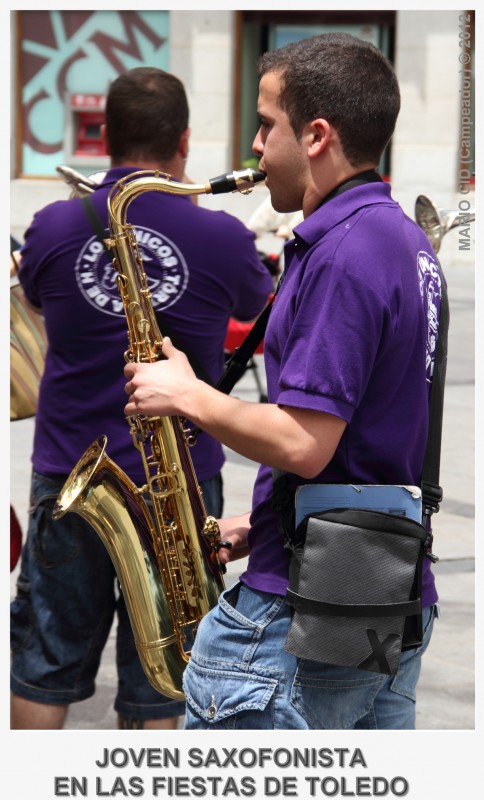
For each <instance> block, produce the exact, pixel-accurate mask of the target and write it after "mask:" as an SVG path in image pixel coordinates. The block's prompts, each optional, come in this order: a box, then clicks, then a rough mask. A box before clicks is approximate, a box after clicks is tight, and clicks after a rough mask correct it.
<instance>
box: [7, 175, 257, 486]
mask: <svg viewBox="0 0 484 800" xmlns="http://www.w3.org/2000/svg"><path fill="white" fill-rule="evenodd" d="M134 171H135V170H134V168H129V167H128V168H126V167H116V168H113V169H111V170H109V172H108V173H107V175H106V177H105V179H104V181H103V183H102V184H101V185H100V187H99V188H98V189H97V190H96V191H95V192H94V194H93V195H92V198H93V201H94V205H95V207H96V210H97V212H98V214H99V215H100V217H101V220H102V221H103V223H104V224H105V225H106V226H107V198H108V194H109V191H110V190H111V188H112V187H113V186H114V184H115V183H116V181H118V180H119V179H120V178H122V177H124V176H126V175H128V174H129V173H131V172H134ZM241 202H243V201H241ZM127 220H128V222H129V223H131V224H133V226H134V228H135V232H136V236H137V240H138V244H139V248H140V252H141V256H142V260H143V264H144V268H145V271H146V273H147V276H148V283H149V287H150V290H151V292H152V302H153V307H154V309H155V310H156V311H159V312H160V313H161V315H163V316H164V318H165V319H166V320H167V321H168V323H169V324H170V327H171V328H172V329H173V331H174V332H176V333H177V335H178V342H179V346H180V347H181V349H185V348H187V349H188V350H190V351H193V353H194V354H195V355H196V357H197V359H198V361H199V362H200V363H201V364H202V365H203V367H204V369H205V371H206V372H207V373H208V375H209V376H210V377H211V379H212V381H216V380H217V379H218V378H219V377H220V374H221V372H222V371H223V367H224V356H223V347H224V341H225V337H226V333H227V325H228V321H229V318H230V317H231V316H235V317H237V318H238V319H241V320H251V319H253V318H254V317H256V316H257V315H258V313H259V312H260V311H261V309H262V308H263V306H264V305H265V303H266V301H267V298H268V296H269V293H270V292H271V290H272V278H271V276H270V274H269V272H268V270H267V269H266V268H265V267H264V266H263V265H262V264H261V261H260V259H259V257H258V255H257V251H256V247H255V243H254V234H253V233H252V232H250V231H249V230H248V229H247V228H246V227H245V226H244V225H243V224H242V223H241V222H240V221H239V220H237V219H236V218H235V217H233V216H231V215H229V214H226V213H225V212H222V211H214V210H209V209H206V208H203V207H201V206H197V205H195V204H194V203H193V202H192V201H191V199H190V197H188V196H174V195H167V194H163V193H161V192H145V193H143V194H141V195H140V196H139V197H137V198H136V199H135V200H134V201H133V202H132V203H131V204H130V206H129V209H128V214H127ZM19 277H20V280H21V283H22V285H23V288H24V290H25V294H26V296H27V298H28V299H29V300H30V302H31V303H33V304H34V305H36V306H40V307H41V308H42V310H43V313H44V316H45V321H46V326H47V332H48V339H49V349H48V352H47V357H46V363H45V372H44V375H43V378H42V382H41V386H40V396H39V404H38V410H37V415H36V419H35V436H34V449H33V455H32V462H33V466H34V468H35V469H36V470H37V471H39V472H41V473H44V474H46V475H52V476H63V475H67V474H69V472H70V471H71V469H72V468H73V467H74V465H75V464H76V462H77V460H78V459H79V457H80V456H81V455H82V454H83V452H84V451H85V449H86V448H87V447H88V446H89V444H90V443H91V442H92V441H94V439H95V438H97V437H98V436H100V435H101V434H106V435H107V437H108V446H107V451H108V453H109V455H110V457H111V458H113V459H114V461H116V463H117V464H118V465H119V466H120V467H121V469H123V470H124V471H125V472H126V473H127V474H128V475H129V476H130V477H131V478H132V480H134V481H135V482H136V483H137V484H139V483H140V482H144V471H143V467H142V462H141V456H140V454H139V453H138V451H137V450H136V449H135V448H134V446H133V444H132V441H131V436H130V433H129V426H128V423H127V422H126V419H125V416H124V405H125V403H126V395H125V393H124V384H125V378H124V375H123V367H124V363H125V361H124V355H123V354H124V351H125V350H126V349H127V347H128V338H127V330H128V328H127V324H126V317H125V314H124V311H123V308H122V303H121V300H120V296H119V292H118V289H117V284H116V272H115V270H114V268H113V266H112V264H111V256H110V255H109V254H108V253H107V252H105V250H104V249H103V246H102V244H101V243H100V242H99V240H98V239H97V237H96V235H95V233H94V231H93V229H92V227H91V224H90V222H89V221H88V219H87V217H86V214H85V212H84V209H83V208H82V204H81V201H80V200H79V199H77V198H76V199H70V200H67V201H60V202H56V203H52V204H51V205H49V206H47V207H46V208H44V209H42V210H41V211H39V212H38V213H37V214H36V215H35V217H34V219H33V221H32V224H31V226H30V227H29V229H28V231H27V232H26V235H25V244H24V247H23V248H22V268H21V271H20V276H19ZM161 328H162V333H163V327H162V326H161ZM190 452H191V455H192V459H193V462H194V466H195V470H196V472H197V476H198V479H199V480H200V481H201V480H206V479H208V478H211V477H213V476H214V475H216V474H217V473H218V472H219V471H220V468H221V467H222V464H223V462H224V455H223V450H222V447H221V445H220V444H219V443H218V442H216V441H215V440H214V439H213V438H211V437H210V436H208V435H207V434H200V436H199V438H198V440H197V443H196V445H195V446H194V447H193V448H191V450H190Z"/></svg>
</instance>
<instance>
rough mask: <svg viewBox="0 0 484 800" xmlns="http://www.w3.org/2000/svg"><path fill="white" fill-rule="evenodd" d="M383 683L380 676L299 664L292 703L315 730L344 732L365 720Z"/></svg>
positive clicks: (351, 670) (302, 662) (293, 687)
mask: <svg viewBox="0 0 484 800" xmlns="http://www.w3.org/2000/svg"><path fill="white" fill-rule="evenodd" d="M383 681H384V676H383V675H378V674H376V673H375V674H374V675H372V674H370V673H363V672H362V673H361V677H359V674H358V672H357V671H356V670H355V669H353V668H347V667H335V666H332V665H330V664H319V663H315V662H310V661H304V660H302V661H300V663H299V666H298V669H297V672H296V675H295V678H294V683H293V686H292V693H291V701H292V704H293V706H294V708H296V710H297V711H298V712H299V713H300V714H301V716H302V717H303V718H304V719H305V720H306V722H307V724H308V725H309V726H310V727H311V728H314V729H324V730H345V729H351V728H353V727H354V725H355V723H356V722H357V720H359V719H360V718H361V717H364V716H365V714H367V713H368V712H369V710H370V709H371V707H372V705H373V701H374V699H375V697H376V695H377V693H378V691H379V689H380V687H381V685H382V683H383Z"/></svg>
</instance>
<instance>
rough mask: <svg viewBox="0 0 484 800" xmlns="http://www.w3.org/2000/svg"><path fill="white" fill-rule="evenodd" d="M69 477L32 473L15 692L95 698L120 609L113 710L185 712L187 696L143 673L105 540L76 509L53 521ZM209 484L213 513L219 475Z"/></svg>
mask: <svg viewBox="0 0 484 800" xmlns="http://www.w3.org/2000/svg"><path fill="white" fill-rule="evenodd" d="M63 483H64V481H63V480H56V479H53V478H49V477H46V476H43V475H39V474H38V473H35V472H34V473H33V476H32V485H31V508H30V518H29V528H28V533H27V540H26V543H25V545H24V548H23V552H22V560H21V564H20V572H19V577H18V580H17V594H16V597H15V599H14V600H13V602H12V604H11V613H10V632H11V651H12V658H11V690H12V691H13V692H14V693H15V694H17V695H19V696H20V697H23V698H26V699H28V700H33V701H35V702H39V703H48V704H53V705H65V704H69V703H73V702H76V701H79V700H85V699H86V698H88V697H91V696H92V695H93V694H94V692H95V678H96V675H97V672H98V669H99V664H100V660H101V655H102V652H103V649H104V646H105V644H106V641H107V639H108V636H109V633H110V630H111V626H112V623H113V620H114V616H115V614H117V620H118V625H117V632H116V668H117V676H118V681H117V694H116V699H115V704H114V708H115V710H116V711H117V712H118V713H119V714H121V715H122V716H123V717H127V718H131V719H135V720H152V719H165V718H167V717H174V716H180V715H182V714H184V712H185V704H184V702H180V701H175V700H171V699H169V698H167V697H164V696H163V695H161V694H160V693H159V692H157V691H156V690H155V689H154V688H153V687H152V686H151V684H150V683H149V681H148V679H147V678H146V676H145V673H144V671H143V668H142V666H141V662H140V660H139V657H138V653H137V651H136V646H135V643H134V637H133V633H132V631H131V626H130V623H129V618H128V612H127V609H126V605H125V602H124V599H123V597H122V596H121V595H120V594H119V590H118V582H117V578H116V574H115V571H114V567H113V565H112V562H111V559H110V557H109V555H108V553H107V550H106V549H105V547H104V544H103V543H102V541H101V539H100V538H99V537H98V535H97V534H96V533H95V532H94V531H93V529H92V528H91V526H90V525H89V524H88V523H87V522H85V521H84V520H83V519H82V518H81V517H80V516H79V515H78V514H76V513H70V514H66V515H65V516H64V517H62V518H61V519H60V520H58V521H56V522H54V521H53V520H52V509H53V506H54V503H55V501H56V499H57V497H58V495H59V492H60V491H61V489H62V486H63ZM210 483H213V486H211V487H209V488H210V489H211V490H212V491H211V492H210V496H212V495H213V497H212V500H210V499H209V498H207V502H206V506H207V511H208V507H210V503H211V502H213V500H214V499H215V501H216V502H218V503H219V504H220V502H221V500H220V498H218V499H217V497H216V494H217V487H219V489H220V491H221V481H219V480H218V479H214V480H213V481H212V482H210ZM201 486H202V490H203V488H204V484H201ZM214 510H215V508H214ZM209 513H210V512H209Z"/></svg>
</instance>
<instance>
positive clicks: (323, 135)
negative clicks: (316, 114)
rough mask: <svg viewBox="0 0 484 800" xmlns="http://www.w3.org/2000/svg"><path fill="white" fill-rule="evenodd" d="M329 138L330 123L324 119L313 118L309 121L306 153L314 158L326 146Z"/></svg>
mask: <svg viewBox="0 0 484 800" xmlns="http://www.w3.org/2000/svg"><path fill="white" fill-rule="evenodd" d="M330 138H331V125H330V124H329V122H328V120H326V119H322V118H321V119H314V120H313V121H312V122H310V123H309V131H308V141H309V143H308V155H309V157H310V158H315V157H316V156H318V155H319V154H320V153H322V152H323V150H324V149H325V148H326V147H327V146H328V143H329V140H330Z"/></svg>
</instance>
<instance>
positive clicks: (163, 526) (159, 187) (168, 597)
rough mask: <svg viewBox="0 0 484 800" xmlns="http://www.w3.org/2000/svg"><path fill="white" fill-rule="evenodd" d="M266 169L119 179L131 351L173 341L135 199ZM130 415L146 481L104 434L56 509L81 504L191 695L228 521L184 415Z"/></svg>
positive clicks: (77, 508)
mask: <svg viewBox="0 0 484 800" xmlns="http://www.w3.org/2000/svg"><path fill="white" fill-rule="evenodd" d="M264 177H265V176H264V175H263V174H262V173H258V172H254V171H253V170H251V169H248V170H244V171H240V172H234V173H231V174H228V175H221V176H219V177H217V178H213V179H212V180H210V181H208V182H207V183H205V184H185V183H178V182H176V181H173V180H171V176H170V175H168V174H166V173H159V172H156V171H155V172H152V171H148V170H141V171H139V172H135V173H132V174H131V175H128V176H127V177H126V178H124V179H122V180H120V181H118V183H116V184H115V186H114V187H113V188H112V190H111V192H110V195H109V197H108V212H109V231H110V237H109V239H107V240H106V245H107V247H108V248H109V249H110V250H112V251H113V256H114V257H113V266H114V267H115V269H116V271H117V284H118V289H119V292H120V295H121V298H122V301H123V308H124V312H125V315H126V321H127V325H128V342H129V347H128V350H127V351H126V352H125V354H124V355H125V359H126V361H134V362H154V361H157V360H158V359H159V358H160V357H161V349H162V344H163V337H162V334H161V333H160V329H159V327H158V323H157V320H156V317H155V314H154V311H153V306H152V303H151V295H150V291H149V289H148V282H147V277H146V273H145V271H144V268H143V264H142V260H141V256H140V253H139V250H138V246H137V242H136V236H135V233H134V229H133V226H131V225H129V224H128V223H127V222H126V215H127V209H128V207H129V205H130V203H131V202H132V201H133V200H134V199H135V198H136V197H137V196H138V195H140V194H141V193H142V192H147V191H159V192H166V193H168V194H184V195H187V194H210V193H213V194H217V193H220V192H228V191H239V192H241V193H243V194H247V193H248V192H250V191H251V190H252V188H253V186H254V184H255V183H257V182H259V181H261V180H263V178H264ZM127 421H128V424H129V426H130V432H131V438H132V441H133V445H134V447H135V448H136V449H137V450H138V451H139V452H140V455H141V459H142V462H143V467H144V472H145V479H146V483H145V485H143V486H142V487H139V488H138V487H137V486H136V485H135V484H134V483H133V481H131V479H130V478H129V477H128V476H127V475H126V473H125V472H123V470H121V469H120V468H119V467H118V465H117V464H116V463H115V462H114V461H113V460H112V459H110V458H109V456H108V455H107V452H106V447H107V437H106V436H100V437H99V438H98V439H96V440H95V441H94V442H93V443H92V444H91V445H90V447H88V449H87V450H86V452H85V453H84V454H83V455H82V456H81V458H80V459H79V461H78V462H77V464H76V465H75V467H74V468H73V470H72V472H71V474H70V475H69V477H68V479H67V480H66V482H65V484H64V486H63V488H62V490H61V492H60V494H59V497H58V498H57V501H56V504H55V506H54V511H53V517H54V519H59V518H60V517H62V516H63V515H64V514H65V513H67V512H74V513H77V514H79V515H80V516H81V517H83V518H84V519H85V520H86V521H87V522H88V523H89V524H90V525H91V526H92V527H93V528H94V530H95V532H96V533H97V534H98V535H99V537H100V538H101V540H102V542H103V544H104V545H105V547H106V549H107V551H108V553H109V556H110V558H111V560H112V562H113V565H114V568H115V570H116V573H117V577H118V580H119V584H120V587H121V591H122V592H123V596H124V599H125V602H126V607H127V610H128V614H129V618H130V623H131V627H132V629H133V633H134V638H135V642H136V648H137V651H138V654H139V657H140V660H141V664H142V666H143V669H144V671H145V673H146V675H147V677H148V680H149V681H150V683H151V684H152V686H153V687H154V688H155V689H156V690H158V691H159V692H161V693H162V694H164V695H166V696H167V697H171V698H174V699H183V697H184V694H183V690H182V676H183V671H184V669H185V666H186V664H187V663H188V660H189V658H190V645H191V642H192V641H193V638H194V636H195V633H196V630H197V627H198V625H199V623H200V621H201V619H202V617H203V616H204V615H205V614H206V613H207V612H208V611H209V610H210V609H211V608H213V606H215V605H216V603H217V601H218V597H219V595H220V593H221V591H223V589H224V581H223V577H222V568H221V565H220V563H219V561H218V557H217V552H218V549H219V547H220V546H221V544H222V543H221V541H220V530H219V527H218V524H217V521H216V520H215V518H214V517H210V516H207V513H206V510H205V506H204V503H203V498H202V493H201V489H200V486H199V484H198V481H197V478H196V475H195V471H194V468H193V463H192V459H191V455H190V452H189V445H190V437H189V431H188V430H187V429H186V428H185V427H184V422H183V420H182V419H181V418H180V417H143V416H135V417H130V418H127ZM150 507H151V510H150Z"/></svg>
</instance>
